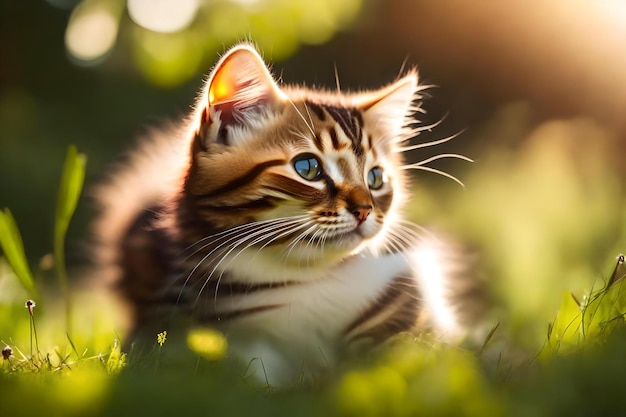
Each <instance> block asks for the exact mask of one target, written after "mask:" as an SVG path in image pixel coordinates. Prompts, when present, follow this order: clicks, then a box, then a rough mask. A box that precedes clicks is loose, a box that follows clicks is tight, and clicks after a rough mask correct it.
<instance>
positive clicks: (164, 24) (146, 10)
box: [128, 0, 200, 33]
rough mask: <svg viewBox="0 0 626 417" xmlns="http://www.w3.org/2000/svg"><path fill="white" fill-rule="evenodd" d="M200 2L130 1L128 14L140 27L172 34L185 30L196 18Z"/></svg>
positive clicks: (183, 0)
mask: <svg viewBox="0 0 626 417" xmlns="http://www.w3.org/2000/svg"><path fill="white" fill-rule="evenodd" d="M199 7H200V3H199V2H198V0H128V14H129V15H130V17H131V19H133V21H134V22H135V23H137V24H138V25H139V26H142V27H144V28H146V29H149V30H152V31H155V32H161V33H172V32H178V31H180V30H183V29H185V28H186V27H187V26H189V25H190V24H191V22H192V21H193V19H194V18H195V16H196V14H197V12H198V8H199Z"/></svg>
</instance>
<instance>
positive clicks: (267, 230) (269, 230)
mask: <svg viewBox="0 0 626 417" xmlns="http://www.w3.org/2000/svg"><path fill="white" fill-rule="evenodd" d="M298 221H299V220H298ZM298 221H294V222H291V223H289V222H287V223H286V224H283V223H280V224H275V225H270V226H269V227H265V228H261V229H259V230H257V231H256V232H254V233H252V234H250V235H247V236H244V237H243V238H241V239H239V240H238V241H236V242H235V243H234V244H233V245H231V247H230V249H228V250H227V251H226V253H225V254H224V255H223V256H222V257H221V258H220V260H219V261H218V262H217V263H216V264H215V266H214V267H213V269H212V270H211V272H210V273H209V275H208V276H207V278H206V279H205V280H204V283H203V284H202V287H201V288H200V290H199V291H198V295H197V296H196V301H195V303H194V305H196V304H197V303H198V300H199V299H200V296H201V295H202V292H203V291H204V289H205V288H206V286H207V284H208V283H209V281H210V280H211V277H212V276H213V274H214V273H215V271H216V270H217V268H218V267H219V266H220V265H221V264H222V262H224V260H225V259H227V258H228V256H229V255H230V254H231V253H232V252H233V251H234V250H235V249H236V248H237V247H238V246H240V245H243V244H244V243H246V242H248V241H249V240H250V239H253V240H254V239H255V238H257V236H259V235H261V236H262V237H261V238H260V239H258V238H257V240H255V242H256V243H258V242H262V241H263V240H265V239H267V238H271V237H272V236H274V235H275V233H279V232H280V230H279V229H281V228H282V227H285V226H289V224H297V222H298ZM267 233H270V234H269V235H268V234H267ZM250 246H252V245H249V246H247V247H246V248H244V249H242V250H240V251H239V252H238V253H237V254H236V255H235V257H237V256H239V255H240V254H241V253H242V252H243V251H244V250H245V249H247V248H248V247H250ZM233 259H234V258H233ZM204 260H206V257H203V259H202V260H201V261H200V263H203V262H204ZM231 261H232V259H231ZM200 263H199V264H198V265H196V267H195V268H194V270H196V269H197V268H198V267H199V266H200ZM220 276H221V275H220ZM218 284H219V283H218ZM216 291H217V286H216Z"/></svg>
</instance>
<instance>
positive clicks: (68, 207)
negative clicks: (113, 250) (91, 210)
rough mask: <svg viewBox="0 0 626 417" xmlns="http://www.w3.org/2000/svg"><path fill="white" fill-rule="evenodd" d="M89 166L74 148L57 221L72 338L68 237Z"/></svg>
mask: <svg viewBox="0 0 626 417" xmlns="http://www.w3.org/2000/svg"><path fill="white" fill-rule="evenodd" d="M86 164H87V157H86V156H85V155H84V154H80V153H78V151H77V150H76V147H75V146H73V145H72V146H70V147H69V149H68V151H67V156H66V158H65V165H64V167H63V174H62V176H61V184H60V187H59V194H58V199H57V207H56V214H55V220H54V246H53V247H54V264H55V268H56V271H57V276H58V278H59V285H60V287H61V291H62V292H63V296H64V298H65V323H66V331H67V334H68V336H69V335H71V334H72V321H71V318H72V300H71V292H70V287H69V280H68V276H67V270H66V268H65V236H66V234H67V229H68V227H69V224H70V220H71V218H72V216H73V215H74V211H75V210H76V205H77V203H78V197H79V196H80V193H81V191H82V188H83V183H84V180H85V165H86Z"/></svg>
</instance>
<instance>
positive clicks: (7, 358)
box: [2, 346, 13, 361]
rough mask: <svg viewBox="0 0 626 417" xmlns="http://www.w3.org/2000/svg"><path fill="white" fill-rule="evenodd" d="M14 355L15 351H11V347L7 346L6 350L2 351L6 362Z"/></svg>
mask: <svg viewBox="0 0 626 417" xmlns="http://www.w3.org/2000/svg"><path fill="white" fill-rule="evenodd" d="M12 355H13V349H11V346H5V347H4V349H2V358H4V360H6V361H8V360H9V358H10V357H11V356H12Z"/></svg>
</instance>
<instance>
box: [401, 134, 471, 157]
mask: <svg viewBox="0 0 626 417" xmlns="http://www.w3.org/2000/svg"><path fill="white" fill-rule="evenodd" d="M420 131H421V130H420ZM461 133H462V132H459V133H455V134H454V135H452V136H448V137H447V138H443V139H438V140H431V141H430V142H425V143H418V144H416V145H409V146H403V147H401V148H398V150H399V151H400V152H408V151H414V150H415V149H422V148H428V147H431V146H436V145H441V144H442V143H446V142H450V141H451V140H453V139H456V138H457V137H459V135H461Z"/></svg>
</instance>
